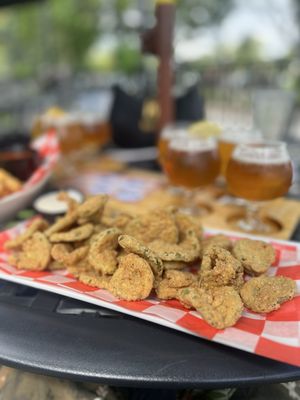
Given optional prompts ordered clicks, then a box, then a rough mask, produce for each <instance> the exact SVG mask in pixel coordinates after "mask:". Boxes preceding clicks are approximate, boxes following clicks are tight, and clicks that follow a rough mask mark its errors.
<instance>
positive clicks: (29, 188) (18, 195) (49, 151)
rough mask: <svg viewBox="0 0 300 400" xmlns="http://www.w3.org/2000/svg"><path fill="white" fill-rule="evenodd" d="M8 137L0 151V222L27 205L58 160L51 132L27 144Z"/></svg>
mask: <svg viewBox="0 0 300 400" xmlns="http://www.w3.org/2000/svg"><path fill="white" fill-rule="evenodd" d="M20 143H21V141H20V140H19V139H18V140H14V138H10V139H9V140H8V142H7V143H4V144H2V145H1V152H0V222H4V221H5V220H7V219H9V218H11V217H12V216H13V215H14V214H15V213H17V212H18V211H19V210H22V209H23V208H25V207H26V206H28V204H30V203H31V201H32V200H33V198H34V197H35V196H36V195H37V194H38V193H39V192H40V191H41V190H42V188H43V187H44V186H45V184H46V183H47V181H48V179H49V178H50V176H51V174H52V171H53V168H54V165H55V163H56V161H57V159H58V157H59V146H58V141H57V138H56V133H55V131H53V130H52V131H49V132H47V133H45V134H43V135H41V136H40V137H39V138H38V139H36V140H34V141H33V142H32V143H30V144H28V143H26V141H25V140H24V142H23V143H21V144H20Z"/></svg>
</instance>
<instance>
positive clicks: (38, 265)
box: [17, 232, 51, 271]
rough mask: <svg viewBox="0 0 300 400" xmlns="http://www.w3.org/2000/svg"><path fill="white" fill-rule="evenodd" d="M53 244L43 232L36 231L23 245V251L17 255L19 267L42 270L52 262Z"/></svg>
mask: <svg viewBox="0 0 300 400" xmlns="http://www.w3.org/2000/svg"><path fill="white" fill-rule="evenodd" d="M50 249H51V245H50V243H49V241H48V239H47V238H46V236H45V235H44V233H42V232H35V233H34V234H33V235H32V236H31V237H30V238H29V239H27V240H26V241H25V242H24V243H23V245H22V251H21V252H20V253H19V254H18V255H17V267H18V268H20V269H30V270H32V271H41V270H44V269H46V268H47V266H48V263H49V262H50Z"/></svg>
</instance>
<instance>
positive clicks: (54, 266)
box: [47, 260, 65, 271]
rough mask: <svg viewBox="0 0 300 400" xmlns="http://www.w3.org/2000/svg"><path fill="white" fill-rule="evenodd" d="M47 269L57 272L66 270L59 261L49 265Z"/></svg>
mask: <svg viewBox="0 0 300 400" xmlns="http://www.w3.org/2000/svg"><path fill="white" fill-rule="evenodd" d="M47 269H48V270H49V271H57V270H60V269H65V266H64V265H63V264H60V263H59V262H58V261H55V260H52V261H50V263H49V264H48V267H47Z"/></svg>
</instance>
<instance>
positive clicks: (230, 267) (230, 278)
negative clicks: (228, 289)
mask: <svg viewBox="0 0 300 400" xmlns="http://www.w3.org/2000/svg"><path fill="white" fill-rule="evenodd" d="M199 278H200V286H203V287H214V286H226V285H228V286H234V287H235V288H236V289H239V288H240V287H241V286H242V285H243V283H244V280H243V268H242V265H241V263H240V262H239V261H238V260H237V259H235V258H234V257H233V256H232V255H231V254H230V253H229V251H227V250H225V249H223V248H221V247H217V246H213V247H208V249H207V250H206V251H205V252H204V255H203V258H202V262H201V266H200V270H199Z"/></svg>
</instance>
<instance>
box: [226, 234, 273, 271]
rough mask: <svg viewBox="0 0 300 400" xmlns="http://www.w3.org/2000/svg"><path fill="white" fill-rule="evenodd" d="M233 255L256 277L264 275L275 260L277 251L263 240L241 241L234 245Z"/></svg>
mask: <svg viewBox="0 0 300 400" xmlns="http://www.w3.org/2000/svg"><path fill="white" fill-rule="evenodd" d="M233 255H234V257H236V258H237V259H238V260H239V261H240V262H241V263H242V266H243V267H244V269H245V271H246V272H247V273H248V274H250V275H254V276H258V275H262V274H264V273H265V272H266V271H267V270H268V269H269V267H270V266H271V264H272V263H273V262H274V260H275V250H274V249H273V247H272V245H270V244H269V243H266V242H263V241H262V240H252V239H240V240H238V241H236V242H235V243H234V246H233Z"/></svg>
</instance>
